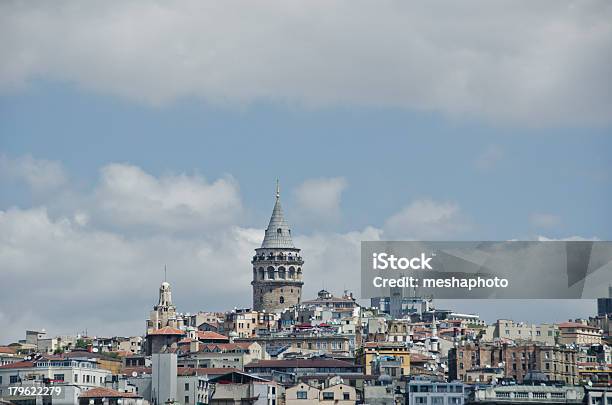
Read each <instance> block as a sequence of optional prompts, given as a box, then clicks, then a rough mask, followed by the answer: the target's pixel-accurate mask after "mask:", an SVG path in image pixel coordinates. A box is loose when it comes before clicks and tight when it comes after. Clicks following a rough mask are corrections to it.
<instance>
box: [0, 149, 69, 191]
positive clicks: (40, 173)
mask: <svg viewBox="0 0 612 405" xmlns="http://www.w3.org/2000/svg"><path fill="white" fill-rule="evenodd" d="M0 176H1V177H2V178H4V179H5V180H11V181H22V182H25V183H26V184H27V185H28V186H29V187H30V188H31V189H32V191H34V192H46V191H51V190H55V189H57V188H60V187H62V186H64V185H65V184H66V182H67V178H66V174H65V172H64V168H63V167H62V165H61V164H60V163H59V162H55V161H50V160H45V159H35V158H33V157H32V156H30V155H25V156H22V157H19V158H16V159H12V158H10V157H8V156H5V155H0Z"/></svg>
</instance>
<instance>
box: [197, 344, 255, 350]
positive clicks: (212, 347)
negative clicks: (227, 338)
mask: <svg viewBox="0 0 612 405" xmlns="http://www.w3.org/2000/svg"><path fill="white" fill-rule="evenodd" d="M251 345H252V343H249V342H240V343H205V344H202V345H200V350H199V351H201V352H213V351H217V350H218V351H221V352H226V351H230V350H236V349H242V350H247V349H248V348H249V346H251Z"/></svg>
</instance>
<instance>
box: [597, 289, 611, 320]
mask: <svg viewBox="0 0 612 405" xmlns="http://www.w3.org/2000/svg"><path fill="white" fill-rule="evenodd" d="M608 314H612V285H610V286H609V287H608V298H598V299H597V315H599V316H605V315H608Z"/></svg>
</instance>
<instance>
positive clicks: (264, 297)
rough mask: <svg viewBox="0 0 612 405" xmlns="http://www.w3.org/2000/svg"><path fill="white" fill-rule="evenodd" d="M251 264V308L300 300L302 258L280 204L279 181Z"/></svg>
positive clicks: (272, 308)
mask: <svg viewBox="0 0 612 405" xmlns="http://www.w3.org/2000/svg"><path fill="white" fill-rule="evenodd" d="M251 264H252V265H253V281H252V282H251V285H252V286H253V309H254V310H256V311H268V312H275V311H280V310H282V309H284V308H287V307H290V306H292V305H295V304H299V303H300V302H301V297H302V285H303V284H304V282H303V281H302V265H303V264H304V260H302V257H301V256H300V249H298V248H296V247H295V245H294V244H293V240H292V239H291V229H289V225H288V224H287V221H286V220H285V217H284V215H283V209H282V208H281V202H280V189H279V186H278V182H277V184H276V202H275V203H274V209H273V210H272V217H271V218H270V223H269V224H268V227H267V228H266V233H265V236H264V239H263V242H262V243H261V247H260V248H258V249H255V256H253V260H252V261H251Z"/></svg>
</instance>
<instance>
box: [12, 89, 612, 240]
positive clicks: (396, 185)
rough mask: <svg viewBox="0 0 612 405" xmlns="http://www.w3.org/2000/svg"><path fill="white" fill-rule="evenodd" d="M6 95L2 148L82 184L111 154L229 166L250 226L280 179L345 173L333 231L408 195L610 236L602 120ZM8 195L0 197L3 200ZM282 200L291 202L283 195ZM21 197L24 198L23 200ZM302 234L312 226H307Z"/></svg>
mask: <svg viewBox="0 0 612 405" xmlns="http://www.w3.org/2000/svg"><path fill="white" fill-rule="evenodd" d="M0 100H1V101H0V112H1V114H2V115H1V116H2V124H1V127H0V129H1V131H2V140H1V143H0V146H1V147H2V150H3V152H4V153H5V154H7V155H10V156H12V157H18V156H22V155H27V154H30V155H32V156H34V157H36V158H43V159H49V160H57V161H60V162H62V164H63V165H64V166H65V167H66V169H67V171H68V172H69V173H70V175H71V176H73V177H74V179H75V181H77V182H78V183H79V184H80V186H81V187H84V188H87V187H88V185H91V184H92V183H93V182H94V181H95V179H96V177H97V176H98V170H99V168H100V167H101V166H103V165H105V164H107V163H111V162H127V163H131V164H134V165H137V166H139V167H141V168H143V169H144V170H146V171H147V172H149V173H152V174H154V175H161V174H164V173H167V172H179V173H180V172H186V173H194V172H195V173H201V174H202V175H204V176H205V177H207V178H210V179H215V178H218V177H222V176H224V175H228V174H229V175H231V176H233V177H234V178H235V179H236V180H237V181H238V182H239V184H240V190H241V193H242V194H243V196H244V199H245V200H246V201H247V205H248V213H247V214H248V215H247V216H246V217H245V218H244V224H245V225H248V226H261V224H262V221H264V222H265V220H266V217H267V215H268V214H269V213H268V211H269V198H267V197H269V195H270V194H271V193H272V192H273V187H274V179H275V178H277V177H279V178H280V179H281V181H282V186H283V189H284V188H287V189H291V188H293V187H295V186H297V185H298V184H300V183H301V182H303V181H304V180H305V179H309V178H327V177H337V176H340V177H344V178H346V180H347V183H348V187H347V188H346V191H345V192H344V194H343V198H342V213H343V216H342V221H341V222H340V223H337V224H335V229H337V230H339V231H347V230H351V229H357V228H361V227H363V226H367V225H373V224H374V225H376V224H381V223H382V222H384V220H385V219H386V218H387V217H389V216H390V215H391V214H393V213H394V212H395V211H397V210H399V209H400V208H401V207H402V206H403V205H405V204H406V203H407V202H409V201H411V200H414V199H420V198H432V199H434V200H451V201H455V202H457V203H459V204H460V206H461V207H462V209H463V210H464V211H465V214H466V215H467V216H468V217H470V219H471V220H473V221H474V223H475V228H474V229H473V230H471V231H470V232H469V233H467V234H466V235H465V236H464V237H466V238H471V239H493V240H496V239H508V238H529V237H534V236H536V235H540V234H542V235H546V236H548V237H552V238H562V237H568V236H573V235H580V236H584V237H593V236H595V237H598V238H600V239H610V238H611V235H610V232H611V230H612V227H610V224H611V217H610V213H609V210H608V209H606V207H607V206H608V203H609V201H611V197H612V195H611V190H612V187H611V181H612V179H611V173H612V158H611V157H610V156H611V154H610V153H609V151H610V150H612V139H611V137H610V136H609V135H610V128H609V127H595V128H588V127H587V128H585V127H571V128H567V127H562V128H535V129H534V128H524V127H518V126H507V125H506V126H499V125H498V126H495V125H494V124H490V123H482V122H475V121H474V120H460V119H449V118H446V117H444V116H442V115H441V114H435V113H420V114H419V113H415V112H411V111H402V110H398V109H382V108H348V107H345V108H343V107H335V108H325V109H311V108H300V107H298V106H287V105H283V104H279V103H275V104H272V103H268V104H260V103H256V104H254V105H249V106H244V107H241V108H230V107H227V106H225V107H221V106H211V105H207V104H205V103H203V102H201V101H197V100H196V101H193V100H192V101H179V102H177V103H176V104H173V105H169V106H164V107H150V106H143V105H139V104H135V103H130V102H126V101H123V100H120V99H117V98H116V97H110V96H102V95H98V94H92V93H91V92H84V91H79V90H78V89H75V87H74V86H72V85H67V84H62V83H49V82H40V81H37V82H34V83H32V84H30V87H29V88H28V89H27V90H26V91H25V92H22V93H19V94H9V95H3V96H2V98H1V99H0ZM491 151H496V152H495V153H493V154H492V155H491V156H490V157H489V158H488V160H487V162H486V163H483V162H482V161H481V160H482V159H487V153H488V152H491ZM271 190H272V191H271ZM7 191H8V190H7ZM14 198H15V196H14V195H13V193H12V192H10V193H8V192H7V193H3V195H2V204H3V207H4V208H8V207H10V206H11V204H14V203H15V201H14ZM286 199H287V200H288V201H287V204H289V205H290V204H291V194H289V195H288V196H287V198H286ZM20 202H22V203H23V204H25V205H28V203H30V202H29V200H28V196H26V195H23V196H22V198H21V200H20ZM535 213H545V214H550V215H554V216H556V217H558V218H559V221H558V224H555V225H551V226H550V227H542V226H537V225H534V224H533V223H531V222H530V216H531V215H532V214H535ZM300 230H301V231H303V232H313V231H316V229H312V228H310V227H309V224H308V223H304V224H303V226H302V227H301V229H300Z"/></svg>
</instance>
